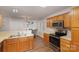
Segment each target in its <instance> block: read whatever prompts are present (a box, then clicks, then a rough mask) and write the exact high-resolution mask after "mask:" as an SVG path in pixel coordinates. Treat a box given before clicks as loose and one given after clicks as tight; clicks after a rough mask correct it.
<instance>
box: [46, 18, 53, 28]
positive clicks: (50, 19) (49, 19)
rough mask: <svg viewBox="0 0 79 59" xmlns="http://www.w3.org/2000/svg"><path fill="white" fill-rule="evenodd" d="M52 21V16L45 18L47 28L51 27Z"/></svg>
mask: <svg viewBox="0 0 79 59" xmlns="http://www.w3.org/2000/svg"><path fill="white" fill-rule="evenodd" d="M52 22H53V21H52V18H48V19H47V27H48V28H52Z"/></svg>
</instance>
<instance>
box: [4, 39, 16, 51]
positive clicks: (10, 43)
mask: <svg viewBox="0 0 79 59" xmlns="http://www.w3.org/2000/svg"><path fill="white" fill-rule="evenodd" d="M16 40H17V39H12V40H11V39H7V40H5V41H4V42H3V51H4V52H15V51H17V50H16V48H17V46H16V45H17V43H16V42H17V41H16Z"/></svg>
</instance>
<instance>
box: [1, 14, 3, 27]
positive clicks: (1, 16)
mask: <svg viewBox="0 0 79 59" xmlns="http://www.w3.org/2000/svg"><path fill="white" fill-rule="evenodd" d="M2 25H3V19H2V15H0V28H1V27H2Z"/></svg>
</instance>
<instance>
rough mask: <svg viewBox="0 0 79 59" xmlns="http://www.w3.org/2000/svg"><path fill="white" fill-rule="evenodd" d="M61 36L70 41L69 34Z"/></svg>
mask: <svg viewBox="0 0 79 59" xmlns="http://www.w3.org/2000/svg"><path fill="white" fill-rule="evenodd" d="M61 38H63V39H66V40H69V41H71V36H70V35H66V36H62V37H61Z"/></svg>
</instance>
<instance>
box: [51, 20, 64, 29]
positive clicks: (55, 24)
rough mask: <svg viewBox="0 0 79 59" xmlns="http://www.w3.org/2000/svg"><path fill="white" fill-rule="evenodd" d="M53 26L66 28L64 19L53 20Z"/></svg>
mask: <svg viewBox="0 0 79 59" xmlns="http://www.w3.org/2000/svg"><path fill="white" fill-rule="evenodd" d="M52 26H53V27H54V28H64V21H63V20H56V21H54V22H53V24H52Z"/></svg>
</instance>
